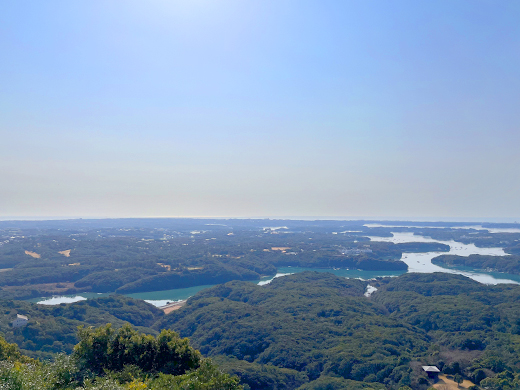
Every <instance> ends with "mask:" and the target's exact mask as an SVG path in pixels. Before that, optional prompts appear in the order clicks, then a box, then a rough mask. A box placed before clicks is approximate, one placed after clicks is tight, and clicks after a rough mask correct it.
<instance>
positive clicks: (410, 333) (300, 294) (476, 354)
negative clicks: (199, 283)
mask: <svg viewBox="0 0 520 390" xmlns="http://www.w3.org/2000/svg"><path fill="white" fill-rule="evenodd" d="M370 283H371V284H372V285H376V287H378V289H379V290H378V291H377V292H376V293H375V294H373V296H372V297H371V298H367V297H365V296H364V295H363V293H364V291H365V287H366V285H367V284H368V283H367V282H363V281H359V280H348V279H343V278H338V277H335V276H333V275H330V274H323V273H301V274H296V275H291V276H287V277H283V278H278V279H275V280H274V281H273V282H272V283H271V284H270V285H268V286H256V285H252V284H248V283H243V282H230V283H227V284H225V285H221V286H216V287H214V288H212V289H208V290H205V291H203V292H201V293H199V294H198V295H196V296H195V297H193V298H191V299H190V300H189V301H188V304H187V305H186V306H185V307H184V308H183V309H182V310H180V311H178V312H175V313H173V314H171V315H168V316H165V317H164V318H163V319H161V320H160V321H159V322H158V323H157V324H156V326H158V328H165V327H168V328H172V329H175V330H177V331H179V332H180V333H181V335H182V336H187V337H190V339H191V340H192V342H193V344H194V346H195V347H196V348H199V349H200V350H201V352H202V353H204V354H206V355H209V356H212V357H216V358H217V359H222V360H221V361H222V362H223V366H224V367H226V369H228V370H229V372H233V373H237V374H238V375H239V376H241V377H242V379H243V380H244V381H245V382H246V383H247V384H248V385H249V386H250V387H251V388H254V389H261V388H268V387H266V385H265V384H266V383H272V382H273V381H274V382H276V381H278V386H280V387H279V388H288V389H289V388H293V389H294V388H297V387H298V386H302V387H301V388H302V389H311V388H326V386H327V383H329V382H330V386H332V387H330V388H361V387H360V386H361V383H359V382H363V384H365V385H366V384H367V382H368V383H374V382H377V383H379V385H376V384H374V385H370V386H372V388H377V386H385V387H386V388H398V387H400V386H403V385H409V386H411V387H412V388H416V389H421V388H424V389H426V388H427V387H428V386H429V384H428V381H427V379H426V376H425V375H424V374H423V373H422V372H421V369H420V365H421V364H432V365H438V366H440V367H441V368H442V367H443V368H444V369H445V370H446V372H447V373H460V374H463V375H464V376H466V377H468V378H470V379H473V380H474V381H477V382H479V381H480V380H482V379H483V378H484V377H486V376H487V377H489V378H488V379H484V380H485V381H487V382H486V383H487V384H488V385H489V384H490V383H492V382H493V380H495V379H496V378H495V379H493V377H494V376H495V375H496V374H499V373H503V372H509V373H510V374H511V375H510V378H509V380H508V381H509V382H510V383H514V382H515V380H517V379H515V378H516V377H518V371H519V370H520V369H519V368H520V336H519V334H520V286H512V285H502V286H485V285H482V284H479V283H477V282H475V281H473V280H470V279H468V278H465V277H463V276H460V275H449V274H406V275H403V276H400V277H398V278H388V279H380V280H378V281H373V282H370ZM219 356H228V357H227V358H223V357H219ZM229 357H232V358H231V359H230V358H229ZM265 365H268V366H265ZM264 367H270V368H269V369H268V370H265V369H264ZM283 370H285V371H283ZM450 370H451V371H450ZM297 373H300V374H303V375H304V376H301V375H300V376H298V375H297ZM501 375H506V374H501ZM287 376H289V377H290V378H292V379H291V380H290V381H289V380H287ZM305 376H306V378H307V380H308V382H307V383H301V382H302V381H304V380H305ZM277 378H278V379H277ZM284 378H285V379H284ZM282 382H283V383H285V385H284V386H285V387H284V386H282V385H281V383H282ZM287 383H291V385H289V386H288V385H287ZM338 383H342V384H338ZM518 383H520V382H518ZM342 386H343V387H342ZM490 386H491V385H490ZM490 388H492V387H490ZM501 388H504V389H505V388H506V387H501Z"/></svg>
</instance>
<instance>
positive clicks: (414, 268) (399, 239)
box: [29, 233, 520, 306]
mask: <svg viewBox="0 0 520 390" xmlns="http://www.w3.org/2000/svg"><path fill="white" fill-rule="evenodd" d="M392 234H393V237H369V238H370V240H371V241H384V242H393V243H405V242H440V243H443V244H446V245H449V246H450V251H449V252H426V253H403V256H402V257H401V260H402V261H404V262H405V263H406V264H407V265H408V272H422V273H431V272H446V273H453V274H460V275H464V276H467V277H469V278H471V279H474V280H476V281H478V282H481V283H485V284H498V283H515V284H520V275H512V274H505V273H500V272H481V271H475V270H472V269H469V268H443V267H439V266H437V265H435V264H432V262H431V260H432V259H433V258H434V257H436V256H439V255H441V254H452V255H459V256H469V255H471V254H479V255H492V256H508V254H507V253H505V252H504V250H503V249H502V248H479V247H476V246H475V245H474V244H469V245H467V244H463V243H460V242H456V241H439V240H434V239H432V238H429V237H423V236H418V235H414V234H413V233H392ZM304 271H317V272H330V273H332V274H334V275H337V276H342V277H345V278H359V279H364V280H368V279H372V278H375V277H378V276H399V275H401V274H403V273H404V272H392V271H361V270H350V269H330V268H328V269H326V268H304V267H279V268H278V273H277V274H276V275H275V276H274V277H273V276H270V277H265V278H262V279H261V280H260V281H259V282H255V283H258V284H259V285H265V284H268V283H270V282H271V280H273V279H274V278H279V277H282V276H286V275H291V274H294V273H298V272H304ZM212 286H213V285H205V286H195V287H188V288H179V289H173V290H164V291H152V292H144V293H134V294H126V295H127V296H129V297H131V298H135V299H143V300H145V301H146V302H149V303H151V304H153V305H155V306H163V305H165V304H166V303H167V302H175V301H179V300H184V299H188V298H189V297H191V296H192V295H195V294H196V293H197V292H199V291H201V290H203V289H205V288H208V287H212ZM104 295H108V294H96V293H81V294H76V295H69V296H59V297H52V298H45V299H43V298H35V299H31V300H29V302H37V303H39V304H43V305H58V304H60V303H71V302H77V301H81V300H84V299H89V298H98V297H101V296H104Z"/></svg>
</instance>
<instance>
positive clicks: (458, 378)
mask: <svg viewBox="0 0 520 390" xmlns="http://www.w3.org/2000/svg"><path fill="white" fill-rule="evenodd" d="M453 380H454V381H455V383H456V384H457V386H460V384H461V383H462V382H463V380H464V379H463V378H462V375H460V374H455V376H454V377H453Z"/></svg>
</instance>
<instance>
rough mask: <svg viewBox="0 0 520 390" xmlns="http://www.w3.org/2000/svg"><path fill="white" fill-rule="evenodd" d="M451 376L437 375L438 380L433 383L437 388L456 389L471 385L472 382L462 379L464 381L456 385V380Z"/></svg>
mask: <svg viewBox="0 0 520 390" xmlns="http://www.w3.org/2000/svg"><path fill="white" fill-rule="evenodd" d="M451 378H452V377H451V376H450V378H448V377H447V376H446V375H439V381H438V382H437V383H436V384H434V385H433V387H435V388H436V389H439V390H457V389H467V388H469V387H470V386H473V385H474V383H473V382H471V381H469V380H467V379H464V382H462V383H461V384H460V385H457V382H455V381H454V380H453V379H451Z"/></svg>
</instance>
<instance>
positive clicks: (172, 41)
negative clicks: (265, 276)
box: [0, 0, 520, 219]
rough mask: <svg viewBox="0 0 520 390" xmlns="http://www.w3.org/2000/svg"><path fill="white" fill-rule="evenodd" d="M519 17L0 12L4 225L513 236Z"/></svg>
mask: <svg viewBox="0 0 520 390" xmlns="http://www.w3.org/2000/svg"><path fill="white" fill-rule="evenodd" d="M519 20H520V2H518V1H493V0H489V1H480V0H467V1H463V0H445V1H442V0H436V1H422V0H409V1H397V0H392V1H386V0H380V1H370V0H358V1H347V0H338V1H327V0H319V1H318V0H315V1H303V0H297V1H296V0H295V1H283V0H273V1H270V0H259V1H253V0H242V1H226V0H218V1H217V0H214V1H210V0H185V1H171V0H162V1H159V0H156V1H154V0H147V1H141V0H140V1H130V0H120V1H116V0H111V1H105V0H103V1H95V0H84V1H68V0H67V1H65V0H63V1H55V0H51V1H41V0H35V1H24V0H16V1H3V2H2V3H1V4H0V50H1V56H0V216H2V217H11V216H84V217H88V216H96V217H98V216H105V217H130V216H133V217H141V216H142V217H145V216H230V217H247V216H331V217H334V216H335V217H338V216H346V217H348V216H350V217H356V216H373V217H387V218H391V217H396V216H401V217H410V218H420V217H434V218H439V219H442V218H447V217H450V218H459V217H460V218H462V219H463V218H491V217H498V218H517V217H519V218H520V23H519Z"/></svg>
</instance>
